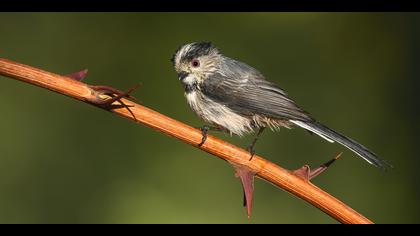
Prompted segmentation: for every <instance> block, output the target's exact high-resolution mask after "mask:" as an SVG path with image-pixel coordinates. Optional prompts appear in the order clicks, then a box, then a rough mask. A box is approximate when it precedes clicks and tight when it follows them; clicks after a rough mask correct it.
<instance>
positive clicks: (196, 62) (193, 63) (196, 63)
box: [191, 59, 200, 67]
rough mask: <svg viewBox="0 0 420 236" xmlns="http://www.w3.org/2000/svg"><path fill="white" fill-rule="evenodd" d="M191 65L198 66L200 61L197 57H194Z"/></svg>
mask: <svg viewBox="0 0 420 236" xmlns="http://www.w3.org/2000/svg"><path fill="white" fill-rule="evenodd" d="M191 65H192V66H193V67H199V66H200V62H199V61H198V60H197V59H194V60H192V61H191Z"/></svg>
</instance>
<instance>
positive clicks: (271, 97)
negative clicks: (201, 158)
mask: <svg viewBox="0 0 420 236" xmlns="http://www.w3.org/2000/svg"><path fill="white" fill-rule="evenodd" d="M171 61H172V63H173V65H174V68H175V71H176V72H177V74H178V78H179V80H180V81H181V83H182V85H183V87H184V90H185V93H184V94H185V97H186V99H187V102H188V104H189V106H190V107H191V108H192V110H193V111H194V112H195V113H197V115H198V116H199V117H200V118H201V119H203V120H204V121H205V122H207V123H209V124H210V125H211V126H208V125H204V126H203V127H202V128H201V131H202V133H203V138H202V141H201V143H200V144H199V146H201V145H203V144H204V142H205V141H206V138H207V132H208V131H209V130H220V131H224V132H228V133H230V134H231V135H232V134H235V135H238V136H243V135H244V134H248V133H251V132H254V131H256V130H258V132H257V135H256V136H255V138H254V140H253V141H252V143H251V144H250V145H249V146H248V151H249V152H250V154H251V158H250V160H251V159H252V157H253V156H254V153H255V151H254V145H255V143H256V141H257V140H258V137H259V136H260V135H261V133H262V132H263V131H264V129H265V128H266V127H269V128H270V129H271V130H278V129H279V128H280V127H285V128H289V129H290V128H292V127H293V126H298V127H301V128H303V129H305V130H307V131H309V132H310V133H315V134H317V135H319V136H320V137H322V138H324V139H325V140H327V141H329V142H331V143H333V142H337V143H340V144H341V145H343V146H345V147H346V148H348V149H350V150H351V151H353V152H354V153H356V154H357V155H358V156H360V157H362V158H363V159H364V160H366V161H367V162H368V163H370V164H372V165H374V166H377V167H380V168H383V169H386V168H388V167H391V165H390V164H388V163H387V162H386V161H385V160H383V159H381V158H379V157H378V156H377V155H376V154H374V153H373V152H371V151H369V150H368V149H367V148H366V147H364V146H363V145H361V144H359V143H358V142H356V141H354V140H353V139H351V138H348V137H346V136H344V135H342V134H340V133H338V132H336V131H334V130H332V129H330V128H328V127H327V126H325V125H323V124H321V123H319V122H318V121H317V120H315V119H314V118H312V117H311V116H310V115H309V113H308V112H306V111H304V110H303V109H301V108H300V107H299V106H298V105H297V104H296V103H295V102H294V101H293V100H292V99H291V98H290V97H289V96H288V95H287V93H286V92H285V91H283V90H282V89H281V88H280V87H278V86H277V85H275V84H274V83H272V82H269V81H268V80H266V79H265V78H264V76H263V75H262V74H261V73H260V72H259V71H258V70H256V69H254V68H252V67H251V66H249V65H247V64H245V63H243V62H240V61H237V60H234V59H232V58H229V57H227V56H225V55H223V54H222V53H221V51H220V50H219V49H218V48H216V47H214V46H213V45H212V43H210V42H194V43H189V44H184V45H182V46H181V47H179V48H178V50H177V51H176V52H175V54H174V55H173V57H172V59H171Z"/></svg>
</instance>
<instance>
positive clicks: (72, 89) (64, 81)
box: [0, 58, 372, 224]
mask: <svg viewBox="0 0 420 236" xmlns="http://www.w3.org/2000/svg"><path fill="white" fill-rule="evenodd" d="M0 75H3V76H6V77H10V78H14V79H17V80H20V81H23V82H26V83H30V84H33V85H36V86H39V87H42V88H46V89H49V90H51V91H54V92H57V93H60V94H63V95H66V96H69V97H72V98H74V99H77V100H80V101H84V102H87V103H90V104H92V105H95V104H93V103H91V101H97V98H98V96H99V94H98V93H97V91H94V90H92V89H90V88H89V86H88V85H87V84H85V83H82V82H80V81H77V80H73V79H71V78H69V77H65V76H60V75H58V74H54V73H51V72H47V71H43V70H41V69H37V68H34V67H30V66H27V65H23V64H19V63H16V62H13V61H10V60H7V59H1V58H0ZM121 101H123V102H124V103H125V104H127V105H128V106H130V110H131V111H132V113H133V114H134V116H135V118H134V117H133V116H132V115H131V114H130V112H129V111H127V109H126V108H125V107H118V108H115V109H112V110H110V112H113V113H115V114H117V115H119V116H122V117H124V118H126V119H129V120H132V121H135V122H137V123H141V124H143V125H146V126H149V127H151V128H153V129H155V130H157V131H160V132H163V133H165V134H167V135H170V136H172V137H175V138H177V139H179V140H182V141H184V142H186V143H188V144H190V145H192V146H194V147H197V148H200V149H201V150H203V151H205V152H208V153H211V154H213V155H214V156H217V157H219V158H221V159H224V160H226V161H228V162H230V163H234V164H235V165H243V166H246V167H247V168H249V169H250V170H252V171H253V172H255V173H256V175H257V176H258V177H260V178H262V179H264V180H266V181H268V182H271V183H273V184H274V185H276V186H278V187H280V188H282V189H284V190H285V191H287V192H289V193H291V194H293V195H295V196H297V197H299V198H301V199H303V200H305V201H307V202H309V203H310V204H312V205H313V206H315V207H317V208H319V209H320V210H322V211H324V212H325V213H327V214H328V215H330V216H331V217H333V218H334V219H336V220H338V221H340V222H342V223H366V224H368V223H372V222H371V221H370V220H368V219H367V218H365V217H364V216H362V215H361V214H359V213H358V212H356V211H354V210H353V209H351V208H350V207H349V206H347V205H346V204H344V203H343V202H341V201H339V200H337V199H336V198H334V197H333V196H331V195H330V194H328V193H326V192H324V191H323V190H321V189H319V188H318V187H317V186H315V185H313V184H312V183H310V182H308V181H305V180H304V179H302V178H300V177H298V176H296V175H294V174H293V173H292V172H291V171H289V170H286V169H283V168H281V167H279V166H278V165H276V164H274V163H271V162H269V161H267V160H265V159H263V158H262V157H260V156H257V155H255V156H254V157H253V159H252V161H249V152H248V151H246V150H244V149H242V148H239V147H236V146H234V145H232V144H230V143H227V142H224V141H222V140H220V139H217V138H215V137H213V136H211V135H208V137H207V140H206V142H205V143H204V144H203V145H202V146H200V147H198V144H199V143H200V142H201V138H202V134H201V131H200V130H197V129H195V128H193V127H191V126H189V125H186V124H184V123H182V122H180V121H177V120H174V119H172V118H170V117H167V116H165V115H163V114H161V113H159V112H156V111H154V110H152V109H150V108H147V107H145V106H141V105H139V104H136V103H133V102H131V101H129V100H127V99H124V98H122V99H121ZM116 103H117V102H116Z"/></svg>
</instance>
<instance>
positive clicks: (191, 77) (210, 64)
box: [172, 42, 221, 84]
mask: <svg viewBox="0 0 420 236" xmlns="http://www.w3.org/2000/svg"><path fill="white" fill-rule="evenodd" d="M220 59H221V54H220V53H219V50H218V49H217V48H215V47H213V45H212V44H211V43H209V42H200V43H190V44H185V45H183V46H181V47H180V48H179V49H178V50H177V51H176V53H175V54H174V56H173V57H172V63H173V65H174V68H175V71H176V72H177V73H178V78H179V80H180V81H181V82H182V83H184V84H191V83H200V82H202V81H203V80H204V79H205V78H207V76H208V74H211V73H214V72H215V71H216V70H217V66H218V64H219V62H220Z"/></svg>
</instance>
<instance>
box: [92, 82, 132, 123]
mask: <svg viewBox="0 0 420 236" xmlns="http://www.w3.org/2000/svg"><path fill="white" fill-rule="evenodd" d="M139 86H140V84H137V85H135V86H134V87H132V88H131V89H129V90H128V91H127V92H122V91H120V90H118V89H116V88H113V87H109V86H104V85H88V87H89V88H90V89H92V90H94V91H96V92H99V93H101V94H105V95H108V96H110V97H111V98H108V99H100V98H98V99H96V100H93V101H90V102H92V103H93V104H96V105H99V106H111V105H112V103H114V102H115V101H118V102H119V103H121V105H122V106H123V107H125V108H126V109H127V110H128V111H129V112H130V114H131V115H132V116H133V117H134V120H135V121H137V118H136V116H135V115H134V113H133V112H132V111H131V109H130V106H129V105H126V104H125V103H124V102H122V101H121V98H123V97H127V98H131V99H134V100H136V101H137V99H136V98H135V97H133V96H131V95H130V93H132V92H133V91H134V90H136V89H137V88H138V87H139ZM116 107H118V106H116ZM116 107H113V108H116Z"/></svg>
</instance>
